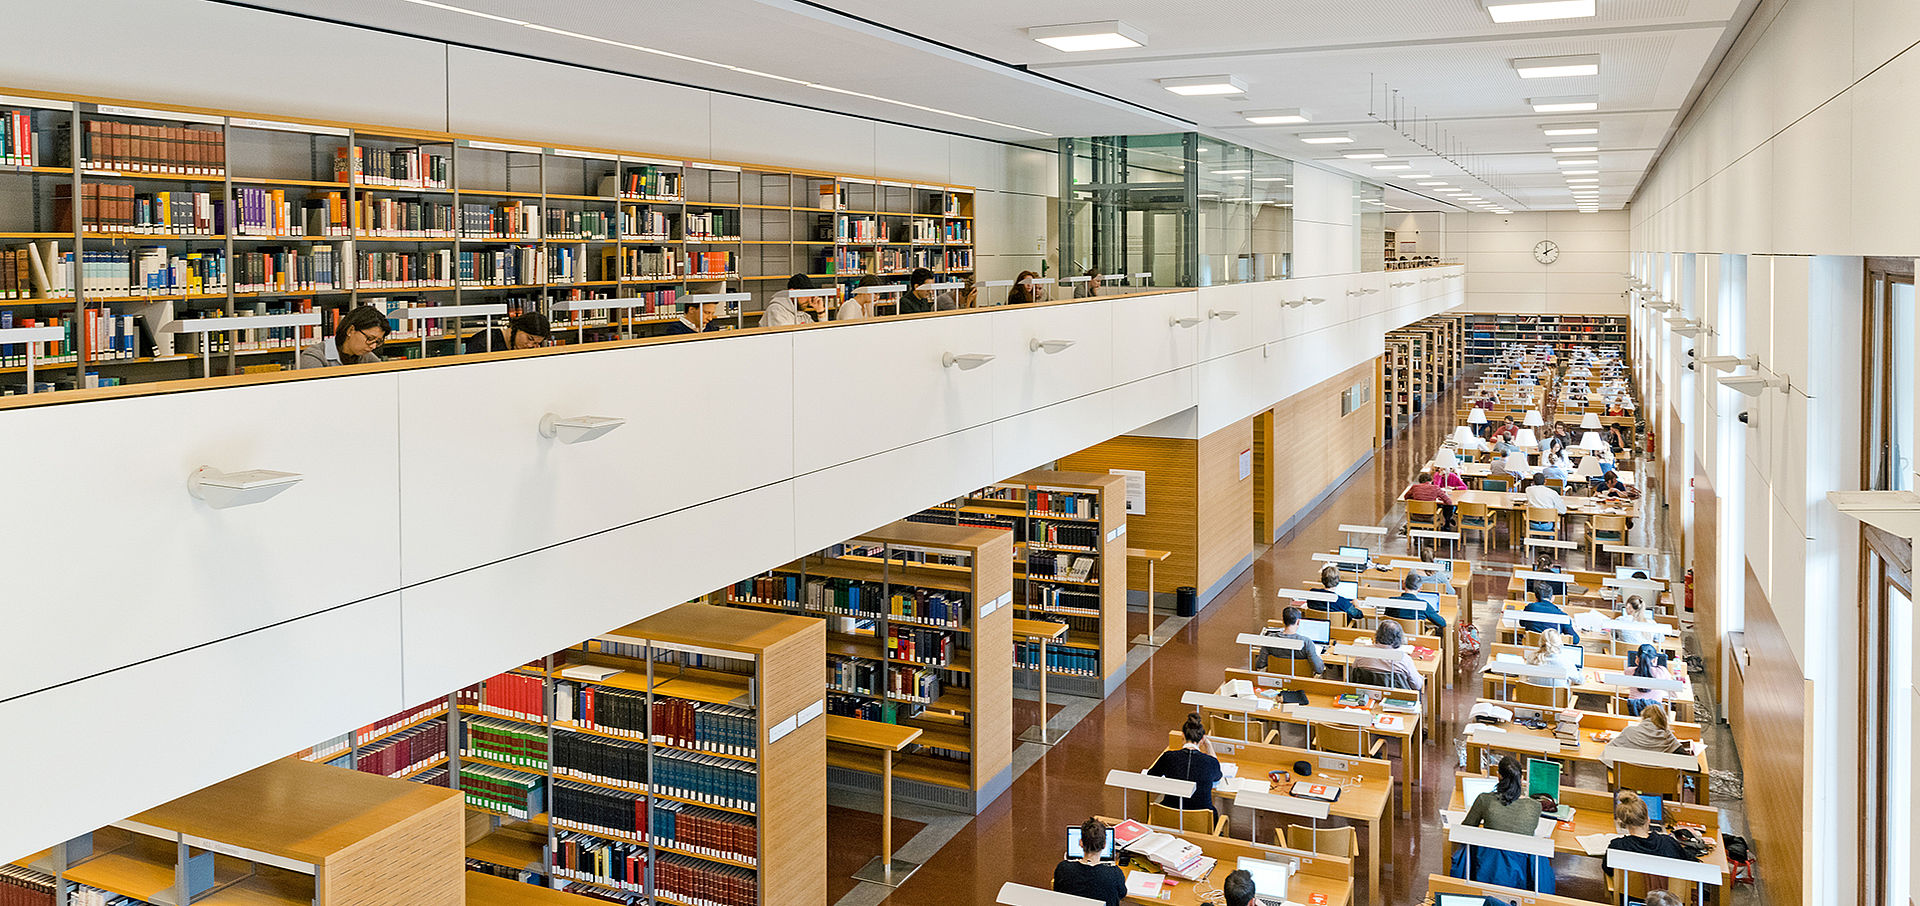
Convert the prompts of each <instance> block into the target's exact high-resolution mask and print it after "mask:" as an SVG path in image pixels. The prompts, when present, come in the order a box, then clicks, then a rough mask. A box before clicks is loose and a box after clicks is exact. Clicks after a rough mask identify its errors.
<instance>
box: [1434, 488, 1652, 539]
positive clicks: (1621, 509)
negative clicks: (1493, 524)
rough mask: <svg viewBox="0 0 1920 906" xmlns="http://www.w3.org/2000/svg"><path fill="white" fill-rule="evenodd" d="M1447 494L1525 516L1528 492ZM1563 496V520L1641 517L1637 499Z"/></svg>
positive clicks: (1510, 516)
mask: <svg viewBox="0 0 1920 906" xmlns="http://www.w3.org/2000/svg"><path fill="white" fill-rule="evenodd" d="M1412 487H1413V486H1412V485H1408V486H1407V488H1408V490H1411V489H1412ZM1447 493H1448V495H1449V496H1450V497H1452V498H1453V502H1454V503H1455V504H1456V505H1457V504H1462V503H1480V504H1486V507H1487V509H1488V510H1490V511H1492V512H1495V513H1499V514H1501V515H1502V516H1503V517H1505V518H1506V519H1507V520H1508V521H1509V522H1515V521H1516V520H1519V519H1522V518H1524V517H1525V516H1526V512H1527V498H1526V495H1525V494H1513V493H1507V492H1502V491H1448V492H1447ZM1399 499H1400V500H1402V501H1405V500H1406V499H1407V492H1406V491H1404V490H1403V491H1401V492H1400V498H1399ZM1562 499H1563V500H1564V501H1565V502H1566V505H1567V514H1566V516H1564V517H1562V521H1563V522H1564V521H1565V520H1568V519H1572V518H1574V517H1576V516H1577V517H1582V518H1584V517H1589V516H1625V517H1627V518H1628V519H1638V518H1640V501H1638V500H1629V501H1619V502H1610V501H1603V500H1600V499H1599V498H1596V497H1581V496H1577V495H1576V496H1567V497H1563V498H1562ZM1516 524H1517V523H1516ZM1513 529H1514V526H1513V525H1509V526H1508V527H1507V538H1508V539H1509V540H1511V539H1513V538H1515V537H1517V536H1518V535H1520V534H1522V533H1518V532H1515V531H1514V530H1513Z"/></svg>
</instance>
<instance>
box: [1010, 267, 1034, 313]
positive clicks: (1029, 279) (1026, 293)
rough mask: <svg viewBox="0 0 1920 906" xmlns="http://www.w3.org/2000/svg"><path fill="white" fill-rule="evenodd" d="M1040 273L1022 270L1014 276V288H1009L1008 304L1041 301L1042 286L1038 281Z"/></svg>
mask: <svg viewBox="0 0 1920 906" xmlns="http://www.w3.org/2000/svg"><path fill="white" fill-rule="evenodd" d="M1039 279H1040V275H1039V274H1036V273H1034V272H1033V271H1021V272H1020V275H1019V276H1017V277H1014V278H1013V288H1012V289H1010V290H1007V304H1008V305H1026V304H1028V303H1030V302H1038V301H1040V286H1039V284H1038V283H1037V282H1036V281H1038V280H1039Z"/></svg>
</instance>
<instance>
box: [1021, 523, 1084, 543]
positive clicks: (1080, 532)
mask: <svg viewBox="0 0 1920 906" xmlns="http://www.w3.org/2000/svg"><path fill="white" fill-rule="evenodd" d="M1025 540H1027V541H1032V542H1038V543H1041V544H1050V545H1058V546H1062V547H1084V548H1098V547H1099V546H1100V526H1098V525H1089V524H1087V523H1083V522H1068V523H1060V522H1048V521H1045V520H1040V519H1036V520H1034V521H1033V522H1032V523H1031V524H1029V526H1028V527H1027V537H1026V539H1025Z"/></svg>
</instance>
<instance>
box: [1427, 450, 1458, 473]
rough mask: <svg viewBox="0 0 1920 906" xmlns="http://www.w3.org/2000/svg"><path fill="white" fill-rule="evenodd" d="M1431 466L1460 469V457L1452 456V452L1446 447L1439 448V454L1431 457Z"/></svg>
mask: <svg viewBox="0 0 1920 906" xmlns="http://www.w3.org/2000/svg"><path fill="white" fill-rule="evenodd" d="M1433 464H1434V466H1435V467H1436V468H1441V469H1458V468H1460V457H1458V456H1455V455H1453V450H1451V449H1449V448H1447V447H1441V448H1440V452H1438V453H1435V454H1434V455H1433Z"/></svg>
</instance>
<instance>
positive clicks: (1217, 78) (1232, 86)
mask: <svg viewBox="0 0 1920 906" xmlns="http://www.w3.org/2000/svg"><path fill="white" fill-rule="evenodd" d="M1159 81H1160V87H1162V88H1165V89H1166V90H1168V91H1171V92H1173V93H1174V94H1178V95H1183V96H1185V97H1203V96H1207V95H1215V94H1245V93H1246V91H1247V83H1245V82H1242V81H1240V80H1239V79H1238V78H1236V77H1234V76H1230V75H1207V76H1183V77H1181V78H1177V79H1161V80H1159Z"/></svg>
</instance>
